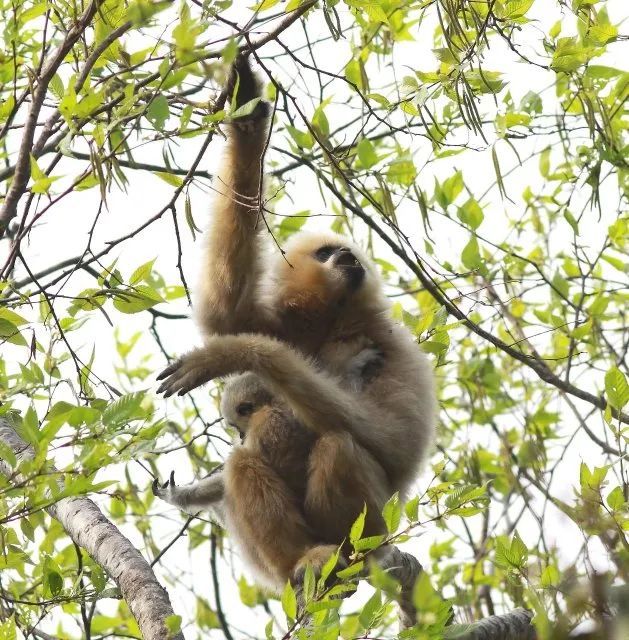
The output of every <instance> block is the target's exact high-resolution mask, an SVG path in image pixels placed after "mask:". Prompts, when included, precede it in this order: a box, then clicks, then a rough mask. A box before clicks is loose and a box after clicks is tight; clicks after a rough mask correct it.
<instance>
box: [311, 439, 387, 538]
mask: <svg viewBox="0 0 629 640" xmlns="http://www.w3.org/2000/svg"><path fill="white" fill-rule="evenodd" d="M388 487H389V484H388V481H387V477H386V474H385V473H384V471H383V469H382V467H380V465H379V464H378V463H377V462H376V461H375V460H374V459H373V458H372V457H371V456H370V455H369V454H368V453H367V452H366V451H365V450H364V449H362V447H360V445H357V444H356V443H355V442H354V441H353V439H352V437H351V436H350V435H349V434H348V433H338V432H334V431H332V432H329V433H325V434H323V435H322V436H320V437H319V438H318V440H317V441H316V443H315V445H314V447H313V450H312V452H311V454H310V458H309V472H308V483H307V486H306V499H305V502H304V511H305V513H306V519H307V521H308V523H309V524H310V525H311V526H312V527H313V529H315V531H316V532H317V534H319V535H322V536H323V539H324V540H325V541H327V542H332V543H336V544H340V543H341V542H342V541H343V540H344V539H347V537H348V535H349V530H350V528H351V526H352V524H353V523H354V521H355V520H356V518H357V517H358V516H359V515H360V513H361V511H362V510H363V508H364V507H365V506H366V507H367V513H366V518H365V527H364V532H363V536H375V535H379V534H382V533H386V527H385V524H384V521H383V519H382V514H381V511H382V507H383V506H384V504H385V502H386V500H387V499H388V497H389V494H390V493H392V491H389V490H388Z"/></svg>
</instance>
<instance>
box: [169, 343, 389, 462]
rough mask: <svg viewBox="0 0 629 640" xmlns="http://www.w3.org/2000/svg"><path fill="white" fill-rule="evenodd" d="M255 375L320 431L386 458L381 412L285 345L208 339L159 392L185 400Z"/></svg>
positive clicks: (177, 366) (179, 365) (174, 369)
mask: <svg viewBox="0 0 629 640" xmlns="http://www.w3.org/2000/svg"><path fill="white" fill-rule="evenodd" d="M245 371H251V372H253V373H255V374H257V375H259V376H260V378H261V379H262V380H263V381H264V383H265V384H266V385H268V387H269V388H270V390H271V392H272V393H274V394H277V395H279V396H280V397H283V398H284V400H285V401H286V402H287V404H288V405H289V406H290V407H291V409H292V410H293V412H294V413H295V416H296V417H297V419H298V420H300V421H301V422H302V423H303V424H304V425H305V426H307V427H308V428H310V429H312V430H313V431H315V432H317V433H320V434H321V433H326V432H328V431H331V430H340V431H346V432H348V433H350V434H351V435H352V436H353V437H354V438H355V439H356V441H357V442H358V443H359V444H361V445H362V446H363V447H365V448H366V449H367V450H368V451H370V452H371V453H372V454H373V455H375V456H376V458H377V459H385V460H386V459H387V455H388V453H389V452H388V451H387V450H386V449H387V444H388V443H387V442H386V438H383V436H382V434H381V433H380V430H379V429H376V428H375V427H374V424H375V423H376V421H377V420H378V415H379V413H380V412H378V411H377V409H376V407H374V406H370V407H364V406H362V402H359V400H358V399H357V398H355V397H354V396H352V395H351V394H350V393H348V392H346V391H345V390H343V389H342V388H340V387H339V384H338V381H337V380H335V379H332V378H329V377H328V376H327V375H326V374H325V373H322V372H321V371H318V370H317V369H316V368H315V367H314V366H313V365H312V364H311V363H310V362H309V361H308V360H306V359H305V358H304V357H303V356H301V355H300V354H299V353H298V352H296V351H295V350H294V349H291V348H290V347H289V346H288V345H287V344H286V343H284V342H281V341H279V340H275V339H274V338H269V337H266V336H260V335H258V334H240V335H228V336H220V337H216V338H209V339H208V340H207V342H206V344H205V346H204V347H201V348H199V349H195V350H194V351H191V352H189V353H187V354H186V355H184V356H182V357H181V358H180V359H179V360H177V361H176V362H175V363H173V364H171V365H170V366H169V367H167V368H166V369H164V371H162V372H161V373H160V375H159V376H158V377H157V379H158V380H164V382H163V383H162V384H161V386H160V388H159V389H158V393H162V392H164V395H165V396H166V397H168V396H171V395H173V394H175V393H178V394H179V395H180V396H181V395H184V394H186V393H188V392H189V391H192V390H193V389H196V388H197V387H199V386H200V385H202V384H204V383H206V382H209V381H210V380H213V379H214V378H218V377H223V376H226V375H229V374H232V373H242V372H245Z"/></svg>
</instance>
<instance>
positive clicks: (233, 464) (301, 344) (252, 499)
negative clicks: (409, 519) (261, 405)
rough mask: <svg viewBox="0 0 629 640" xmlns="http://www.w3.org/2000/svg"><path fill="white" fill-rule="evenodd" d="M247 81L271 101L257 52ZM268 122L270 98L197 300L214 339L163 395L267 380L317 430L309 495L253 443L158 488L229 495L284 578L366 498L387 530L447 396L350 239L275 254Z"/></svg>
mask: <svg viewBox="0 0 629 640" xmlns="http://www.w3.org/2000/svg"><path fill="white" fill-rule="evenodd" d="M236 77H237V78H238V81H237V87H238V88H237V91H236V96H235V100H236V105H238V106H239V105H242V104H245V103H247V102H249V101H250V100H253V99H256V98H259V96H260V88H259V83H258V80H257V79H256V77H255V76H254V74H253V73H252V71H251V69H250V67H249V63H248V61H247V59H246V58H245V57H241V58H239V59H238V61H237V63H236V65H235V73H234V74H233V76H232V86H236V80H235V78H236ZM268 121H269V109H268V105H266V104H265V103H263V102H258V103H257V105H256V106H255V108H254V109H253V111H252V113H251V115H250V116H248V117H247V118H246V120H245V122H241V123H239V122H238V121H237V120H236V121H234V123H233V125H232V126H231V127H230V128H231V133H230V135H229V142H228V150H227V156H226V160H225V162H224V166H223V169H222V171H221V173H220V174H219V178H218V185H217V188H218V191H219V195H218V198H217V201H216V204H215V207H214V208H215V212H214V216H213V219H212V223H211V226H210V230H209V233H208V246H207V258H206V260H205V263H204V267H203V275H202V278H201V285H200V293H199V299H198V301H197V305H196V311H197V317H198V320H199V322H200V325H201V327H202V330H203V331H204V333H205V334H206V336H207V338H206V340H205V344H204V346H202V347H200V348H198V349H195V350H194V351H192V352H190V353H188V354H186V355H184V356H183V357H181V358H180V359H179V360H177V361H176V362H175V363H174V364H172V365H171V366H169V367H167V368H166V369H165V370H164V371H163V372H162V373H161V374H160V376H159V379H161V380H163V383H162V385H161V387H160V389H159V391H160V392H164V393H165V395H166V396H169V395H172V394H174V393H178V394H179V395H183V394H185V393H187V392H189V391H191V390H192V389H194V388H196V387H198V386H199V385H202V384H204V383H205V382H208V381H210V380H212V379H214V378H217V377H223V376H228V375H230V374H235V373H242V372H251V373H253V374H255V376H257V379H258V380H259V381H261V386H260V389H264V390H265V392H267V393H269V394H270V396H269V398H278V399H280V400H281V402H282V403H283V405H284V406H285V407H287V408H289V412H290V416H284V418H283V419H285V420H289V419H294V420H296V421H297V423H298V424H300V425H303V426H304V427H306V428H307V429H308V430H309V431H310V432H312V433H314V434H315V438H314V442H313V443H312V445H308V446H307V448H308V450H309V453H308V467H307V477H306V479H305V481H306V484H305V489H304V491H305V502H304V505H295V502H294V499H293V492H292V490H289V487H290V483H291V482H294V478H292V479H290V480H289V481H288V482H287V479H286V478H282V477H281V476H280V475H279V474H278V473H276V472H275V471H273V470H272V469H271V468H270V467H269V465H268V464H265V463H264V460H262V459H261V458H260V456H259V455H255V454H252V452H250V451H247V448H246V447H238V448H236V449H235V451H234V452H233V454H232V456H230V459H229V465H228V466H227V467H226V469H225V473H223V474H220V475H219V476H218V477H215V476H211V477H210V478H207V479H206V480H203V481H201V482H199V483H197V484H195V485H191V486H188V487H177V486H175V485H174V483H172V482H169V483H167V485H166V486H165V487H163V488H158V494H159V495H160V497H164V498H165V499H166V500H168V502H171V503H172V504H175V505H177V506H180V507H182V508H187V509H189V510H194V509H195V508H197V507H198V508H204V507H207V506H210V505H211V503H212V502H213V501H215V500H216V499H219V498H220V497H221V496H222V495H223V491H224V496H225V506H226V512H227V526H228V530H229V531H230V533H231V534H232V535H235V536H236V538H237V539H238V540H239V541H240V545H241V547H242V548H243V549H247V550H248V551H249V552H250V553H251V554H255V557H254V558H251V559H252V560H253V562H254V563H255V564H257V565H258V566H263V567H266V573H267V577H269V578H270V579H271V580H272V581H273V582H275V583H276V584H282V583H284V582H285V581H286V579H288V578H294V577H295V575H296V574H297V575H299V574H300V573H301V571H303V567H304V565H305V564H306V563H311V564H312V565H313V567H314V568H315V570H316V569H318V568H320V567H321V565H322V564H323V563H324V562H325V561H326V560H327V559H328V557H329V555H330V553H331V549H332V547H331V546H330V545H333V546H334V547H336V546H338V544H340V543H341V542H342V540H343V539H344V538H345V537H346V535H347V532H348V529H349V526H350V525H351V523H352V522H353V521H354V520H355V518H356V517H357V516H358V514H359V513H360V511H361V510H362V507H363V504H364V503H365V502H367V503H369V504H370V505H373V509H368V511H367V513H368V516H367V522H366V525H365V529H364V535H377V534H379V533H382V532H383V523H382V518H381V516H380V508H381V507H382V505H383V504H384V502H385V501H386V500H387V499H388V498H389V497H390V495H392V494H393V493H394V492H395V491H399V492H400V494H401V495H402V497H403V496H404V495H405V493H406V492H407V490H408V489H409V488H410V485H411V483H412V482H413V480H414V479H415V477H416V474H417V471H418V468H419V465H420V463H421V461H422V460H423V458H424V457H425V455H426V452H427V450H428V448H429V446H430V443H431V441H432V437H433V431H434V422H435V409H436V402H435V391H434V380H433V373H432V368H431V366H430V364H429V363H428V361H427V360H426V359H425V358H424V356H423V354H422V353H421V351H420V350H419V348H418V346H417V344H416V343H415V342H414V341H413V339H412V336H411V335H410V333H409V332H408V331H407V330H406V329H404V328H403V327H401V326H399V325H397V324H396V323H394V322H393V319H392V317H391V313H390V307H389V304H388V301H387V300H386V298H385V296H384V295H383V293H382V290H381V282H380V278H379V276H378V274H377V272H376V270H375V268H374V267H373V265H372V264H371V263H370V261H369V260H368V258H367V257H366V256H365V255H364V254H363V253H362V251H361V250H360V249H359V248H358V247H356V246H355V245H354V244H353V243H352V242H351V241H350V240H348V239H347V238H343V237H342V236H339V235H336V234H332V233H324V234H308V233H299V234H296V235H295V236H293V237H292V238H291V240H290V241H289V242H288V243H287V245H286V247H285V253H284V255H283V256H278V257H277V258H276V259H275V260H270V261H265V259H263V248H262V243H263V240H264V236H265V233H264V228H265V227H264V225H263V224H261V219H260V218H261V202H262V195H261V194H262V181H261V177H262V159H263V154H264V149H265V146H266V139H267V131H268ZM374 347H375V348H376V349H377V351H378V353H379V354H380V356H379V362H378V365H377V367H376V368H375V371H374V373H373V375H370V376H369V378H370V379H369V380H368V383H366V384H358V385H354V384H351V383H346V382H344V381H343V376H344V373H345V372H346V371H347V370H348V369H349V368H351V366H352V362H353V360H354V359H360V357H361V353H363V352H364V351H365V349H366V348H374ZM266 390H268V391H266ZM252 397H253V396H252ZM268 402H269V406H270V405H271V404H272V403H271V400H269V401H268ZM261 415H262V414H261ZM261 419H263V420H264V419H271V416H268V415H267V416H266V417H265V418H261ZM308 437H311V436H308ZM245 440H246V439H245ZM305 513H308V514H310V515H309V517H308V522H306V521H305V516H304V514H305ZM313 522H314V523H315V524H314V525H313V524H312V523H313ZM397 553H398V554H399V552H397ZM403 555H404V554H403Z"/></svg>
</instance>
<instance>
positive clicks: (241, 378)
mask: <svg viewBox="0 0 629 640" xmlns="http://www.w3.org/2000/svg"><path fill="white" fill-rule="evenodd" d="M271 400H272V396H271V394H270V393H269V392H268V391H267V390H266V389H265V387H264V385H263V384H262V381H261V380H260V378H258V376H256V375H255V374H253V373H243V374H241V375H238V376H233V377H231V378H229V379H228V381H227V384H226V385H225V388H224V389H223V393H222V396H221V414H222V415H223V418H224V419H225V421H226V422H227V424H228V425H229V426H230V427H233V428H234V429H238V431H239V432H240V435H241V436H243V435H244V434H246V433H247V431H248V430H249V428H250V426H251V421H252V420H254V419H255V415H256V413H257V412H258V411H259V410H260V409H261V408H262V407H266V406H268V405H269V404H270V403H271Z"/></svg>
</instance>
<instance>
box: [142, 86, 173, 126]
mask: <svg viewBox="0 0 629 640" xmlns="http://www.w3.org/2000/svg"><path fill="white" fill-rule="evenodd" d="M169 115H170V107H169V106H168V100H166V97H165V96H163V95H161V94H160V95H158V96H155V98H153V100H152V101H151V104H150V105H149V107H148V109H147V110H146V117H147V119H148V120H149V121H150V122H151V124H152V125H153V126H154V127H155V128H156V129H157V130H158V131H163V130H164V125H165V123H166V120H168V116H169Z"/></svg>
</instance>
